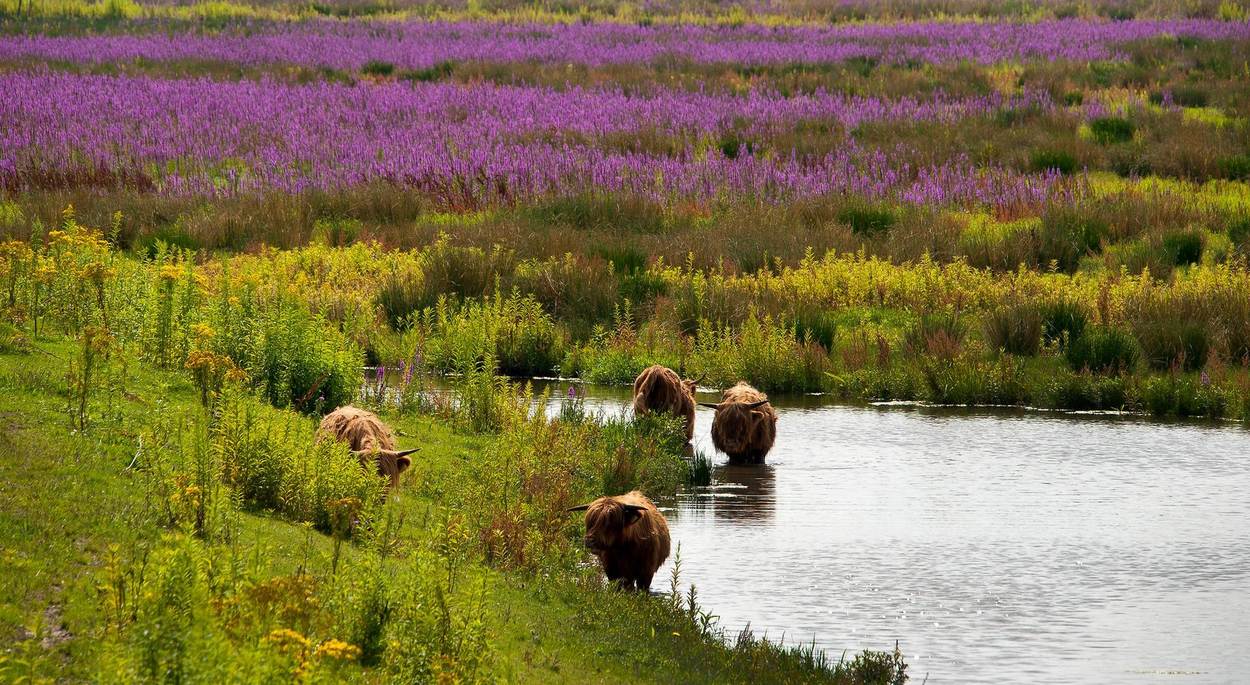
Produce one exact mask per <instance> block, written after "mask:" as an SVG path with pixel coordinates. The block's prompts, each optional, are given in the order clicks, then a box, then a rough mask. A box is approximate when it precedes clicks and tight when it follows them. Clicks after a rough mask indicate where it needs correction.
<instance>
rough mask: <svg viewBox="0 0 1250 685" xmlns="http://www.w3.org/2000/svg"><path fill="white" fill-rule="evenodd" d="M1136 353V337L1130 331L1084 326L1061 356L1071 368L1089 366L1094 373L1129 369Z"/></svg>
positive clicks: (1136, 358)
mask: <svg viewBox="0 0 1250 685" xmlns="http://www.w3.org/2000/svg"><path fill="white" fill-rule="evenodd" d="M1139 356H1140V352H1139V350H1138V348H1137V340H1136V339H1135V338H1133V335H1132V334H1131V333H1129V332H1128V331H1125V330H1123V329H1120V328H1115V327H1106V326H1097V327H1093V328H1087V329H1085V332H1084V333H1083V334H1082V335H1081V337H1079V338H1077V339H1076V340H1075V341H1073V342H1072V343H1070V344H1069V345H1068V348H1067V349H1066V350H1065V351H1064V358H1065V359H1066V360H1067V361H1068V365H1069V366H1071V367H1072V368H1073V369H1074V370H1076V371H1082V370H1085V369H1088V370H1090V371H1092V372H1094V373H1114V374H1119V373H1125V372H1129V371H1132V370H1133V367H1135V366H1136V365H1137V360H1138V357H1139Z"/></svg>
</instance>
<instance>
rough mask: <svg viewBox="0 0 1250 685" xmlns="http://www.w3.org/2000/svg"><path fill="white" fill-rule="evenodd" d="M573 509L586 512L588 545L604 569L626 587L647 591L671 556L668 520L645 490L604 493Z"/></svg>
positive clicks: (611, 577)
mask: <svg viewBox="0 0 1250 685" xmlns="http://www.w3.org/2000/svg"><path fill="white" fill-rule="evenodd" d="M569 511H585V512H586V540H585V542H586V548H587V549H589V550H590V552H591V553H592V554H594V555H595V556H596V557H598V558H599V564H600V565H601V566H603V573H604V575H606V576H607V577H608V580H611V581H615V582H617V583H618V584H620V586H621V587H622V588H624V589H626V590H636V591H638V592H646V591H647V590H649V589H650V588H651V578H652V577H653V576H654V575H655V572H656V571H657V570H659V568H660V564H663V563H664V560H665V559H667V558H668V548H669V537H668V521H666V520H664V515H663V514H661V513H660V510H659V509H656V508H655V505H654V504H652V503H651V500H649V499H647V498H646V496H644V495H643V494H642V493H641V492H638V491H637V490H635V491H633V492H627V493H625V494H624V495H618V496H616V497H600V498H599V499H597V500H595V501H593V502H591V503H590V504H583V505H582V506H580V507H573V508H572V509H569Z"/></svg>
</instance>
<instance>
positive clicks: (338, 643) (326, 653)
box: [313, 638, 360, 661]
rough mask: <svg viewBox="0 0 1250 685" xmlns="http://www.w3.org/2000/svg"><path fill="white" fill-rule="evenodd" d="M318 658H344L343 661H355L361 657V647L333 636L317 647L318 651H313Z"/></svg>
mask: <svg viewBox="0 0 1250 685" xmlns="http://www.w3.org/2000/svg"><path fill="white" fill-rule="evenodd" d="M313 656H314V657H317V658H319V659H320V658H328V659H342V660H343V661H355V660H356V659H358V658H360V648H359V647H357V646H356V645H353V644H349V643H347V642H343V641H342V640H335V639H334V638H331V639H329V640H326V641H325V642H322V643H321V644H320V645H318V647H317V651H316V652H314V653H313Z"/></svg>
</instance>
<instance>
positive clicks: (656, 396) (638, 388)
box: [634, 364, 698, 441]
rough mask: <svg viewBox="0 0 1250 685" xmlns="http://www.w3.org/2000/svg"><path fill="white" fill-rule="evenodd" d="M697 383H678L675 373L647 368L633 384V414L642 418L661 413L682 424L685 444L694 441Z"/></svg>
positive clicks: (689, 381) (665, 369)
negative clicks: (684, 425)
mask: <svg viewBox="0 0 1250 685" xmlns="http://www.w3.org/2000/svg"><path fill="white" fill-rule="evenodd" d="M696 385H698V382H697V381H692V380H689V379H686V380H682V378H681V376H678V375H677V372H676V371H673V370H672V369H670V368H668V367H665V366H660V365H659V364H656V365H655V366H650V367H647V368H646V369H643V372H642V373H640V374H638V378H637V379H635V380H634V414H636V415H637V416H646V415H647V414H650V413H651V412H665V413H669V414H672V415H674V416H680V417H682V418H684V419H685V420H686V440H687V441H689V440H690V439H691V438H693V437H694V390H695V386H696Z"/></svg>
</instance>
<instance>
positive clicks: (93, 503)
mask: <svg viewBox="0 0 1250 685" xmlns="http://www.w3.org/2000/svg"><path fill="white" fill-rule="evenodd" d="M67 228H69V230H68V231H67V232H65V233H64V234H62V235H60V236H55V237H54V238H53V239H54V241H56V242H57V243H58V247H57V252H56V253H55V254H53V253H49V254H47V255H44V257H45V258H46V260H47V261H43V262H40V263H39V267H40V268H41V269H42V270H41V271H37V272H36V273H42V274H43V277H42V278H43V280H42V281H41V286H40V287H42V288H47V290H45V291H41V292H42V295H41V297H40V298H39V301H42V302H58V303H60V304H59V305H58V306H57V307H54V308H52V309H46V310H45V309H39V308H36V310H35V312H37V313H34V312H29V311H28V312H26V313H25V314H23V315H21V316H15V315H16V314H19V312H17V311H16V310H14V309H9V310H7V314H8V316H7V317H6V318H7V321H8V322H9V323H6V328H5V338H4V347H3V350H2V351H0V389H2V390H3V392H0V417H2V418H3V421H4V424H3V431H2V432H0V441H2V444H3V449H4V453H5V459H4V460H2V463H0V469H2V470H3V473H0V482H3V484H4V485H3V486H2V487H3V491H4V494H5V496H4V497H3V498H0V501H2V502H3V504H0V540H2V541H3V557H0V561H2V562H3V569H4V572H3V574H2V576H3V578H4V581H3V582H2V583H0V634H2V635H3V636H4V642H5V643H6V645H7V646H6V648H5V650H4V651H3V652H2V653H0V674H2V675H3V678H4V679H6V680H14V681H22V680H24V679H25V680H29V681H31V682H41V681H45V680H69V681H76V680H82V681H92V682H133V681H136V680H154V681H163V682H199V681H210V680H212V681H218V682H220V681H221V680H223V679H224V680H227V681H233V680H246V681H256V680H270V679H276V680H290V679H296V680H301V681H309V682H323V681H324V682H331V681H333V682H338V681H353V682H355V681H360V682H380V681H384V680H390V679H404V680H412V681H416V682H426V681H438V682H479V681H491V682H495V681H499V680H504V681H516V682H621V681H624V680H631V681H643V682H672V681H675V680H676V681H682V682H794V681H800V680H801V681H827V682H838V683H878V682H880V683H885V682H901V681H902V675H901V674H902V672H903V666H902V664H901V662H900V661H899V660H898V658H897V657H896V656H892V655H888V654H878V653H865V654H864V655H861V656H859V657H856V658H855V659H854V660H853V661H851V660H847V661H846V662H845V663H831V662H829V661H827V660H826V659H825V657H824V656H823V655H820V654H814V653H812V652H811V651H809V650H804V649H803V648H801V647H782V646H778V645H774V644H770V643H766V642H763V641H760V640H757V639H755V638H754V637H752V636H750V635H749V634H743V635H738V636H728V637H727V636H725V635H723V634H722V633H721V632H720V630H719V629H718V628H717V627H716V626H715V622H714V621H713V620H712V619H711V618H710V616H709V614H708V613H706V612H705V610H704V609H703V608H702V607H700V606H698V605H697V600H696V599H695V597H694V596H693V595H690V596H685V597H682V596H678V595H663V594H660V595H657V596H652V597H636V596H626V595H624V594H621V593H619V592H617V591H615V590H613V589H610V588H607V587H605V586H604V584H603V582H602V581H601V580H600V576H599V574H598V572H597V569H595V568H593V567H591V566H589V565H587V564H585V563H584V562H585V556H584V553H583V552H582V551H581V549H580V545H579V544H578V543H579V540H580V530H579V522H578V521H577V520H576V517H570V516H568V515H566V514H564V512H563V510H564V508H566V507H567V506H569V505H571V504H575V503H579V502H582V501H584V500H587V499H589V498H591V497H594V496H597V495H598V494H601V493H603V492H619V491H623V490H626V489H630V488H634V487H639V488H643V489H644V490H646V491H647V492H649V493H651V494H652V495H653V496H656V497H660V498H662V497H663V496H664V495H666V494H670V493H672V492H673V491H674V490H675V489H676V488H677V487H680V485H681V484H682V483H684V482H685V481H686V480H687V478H688V470H689V468H690V467H689V465H688V464H687V463H686V462H685V461H683V459H682V458H681V456H680V445H679V443H680V441H681V437H680V436H679V434H678V432H677V431H675V430H674V428H673V427H672V426H667V425H663V424H639V425H636V424H633V423H622V422H607V423H601V422H599V421H597V420H594V419H591V418H589V417H586V416H585V415H584V414H583V413H582V412H581V410H580V406H579V404H578V403H577V401H576V399H575V398H574V399H570V400H569V401H567V402H566V406H565V408H564V410H562V411H561V412H560V413H559V416H555V417H547V416H545V415H544V414H543V413H542V412H536V411H535V410H534V409H533V403H532V402H531V401H530V400H529V399H528V398H527V397H526V395H525V394H524V392H520V391H519V390H518V389H517V388H513V387H510V386H508V385H507V384H506V383H503V382H502V381H501V380H499V379H497V378H496V377H495V376H494V374H493V373H492V372H491V369H490V368H489V366H488V367H486V368H484V369H483V368H479V369H478V370H477V371H476V372H470V373H468V374H466V375H465V376H464V377H462V378H461V379H460V380H459V381H458V384H457V387H456V389H455V392H454V393H453V394H452V395H451V396H449V397H446V398H445V399H441V400H440V399H436V398H432V396H430V395H427V394H424V393H421V392H419V390H420V383H421V379H420V376H419V375H418V376H415V377H409V378H408V379H406V382H405V383H404V386H403V387H402V388H400V389H399V392H392V393H377V394H371V393H369V392H365V393H364V395H363V396H359V397H358V396H357V394H358V392H357V391H358V389H359V388H360V384H361V378H360V373H359V368H360V367H359V364H358V363H357V362H358V361H359V358H358V357H354V356H351V355H352V353H351V352H350V350H351V349H352V346H351V344H350V343H344V341H343V340H342V339H341V338H340V337H339V336H340V335H341V334H339V333H337V332H335V330H334V329H333V328H330V327H329V326H326V325H325V324H324V322H323V321H322V320H320V319H317V318H315V317H312V316H311V315H309V314H307V313H304V310H302V309H300V308H284V307H281V306H279V307H277V308H276V309H275V308H274V305H275V304H276V301H275V300H273V299H271V296H272V293H269V296H266V297H258V299H255V300H246V298H245V299H244V301H240V302H238V303H231V302H230V300H229V299H227V300H224V301H222V302H221V303H223V304H232V305H237V306H241V307H256V311H255V312H254V313H257V316H256V317H255V318H253V319H251V320H243V319H238V318H237V317H230V318H227V319H212V323H211V324H209V323H206V322H205V321H204V320H200V316H208V312H209V309H208V308H202V309H201V308H198V307H200V306H203V305H204V304H206V303H204V302H200V303H199V304H198V305H192V304H188V302H190V301H192V300H198V298H196V297H193V296H192V295H188V294H187V293H185V292H183V291H182V290H181V289H180V285H179V284H180V283H181V281H180V279H181V278H183V277H184V276H188V275H189V277H191V278H193V279H194V278H195V277H196V274H195V272H194V271H191V270H188V269H189V265H187V267H176V268H166V269H165V271H163V272H160V273H156V274H155V275H154V279H155V280H154V281H153V282H154V283H155V284H156V289H155V291H154V292H153V293H152V297H155V298H156V299H155V300H153V302H156V303H157V304H156V307H155V308H154V309H150V310H149V309H146V306H145V305H144V304H142V303H141V300H143V299H146V297H145V296H140V295H139V294H138V293H137V292H135V291H129V292H127V291H126V289H125V287H123V286H122V285H121V284H123V283H125V282H127V280H128V279H129V278H130V277H131V276H133V275H134V274H135V273H141V272H143V271H144V270H146V268H147V267H146V266H140V265H138V264H137V263H134V262H131V261H130V260H129V258H125V257H121V256H118V255H115V254H113V253H111V252H109V251H108V250H107V248H106V247H105V245H104V244H103V243H102V242H101V241H99V240H98V239H97V238H95V237H92V236H91V235H89V234H86V233H83V232H80V231H79V230H77V229H75V228H73V227H67ZM54 265H55V273H57V274H68V273H70V272H71V271H73V272H74V273H75V277H74V280H73V281H69V280H61V277H59V276H56V275H54V272H53V269H54ZM165 266H166V267H170V266H171V265H170V264H166V265H165ZM135 268H139V269H140V271H133V269H135ZM93 273H95V274H97V275H98V276H99V279H100V280H98V281H97V283H98V284H99V285H100V287H101V289H100V290H99V291H97V292H98V294H99V295H100V296H99V298H97V297H95V295H91V294H90V292H88V293H86V294H88V295H89V296H87V297H79V298H76V299H75V298H68V297H65V295H67V293H64V292H59V293H58V292H57V289H58V288H61V287H67V286H68V285H70V284H73V285H74V287H77V286H79V285H81V286H83V287H87V288H91V287H92V285H91V284H92V282H93V281H92V279H91V277H90V274H93ZM128 274H130V275H128ZM162 274H163V275H162ZM201 278H202V277H201ZM135 283H137V282H132V285H134V284H135ZM53 293H57V296H56V297H53V298H52V299H43V298H44V297H47V296H49V295H51V294H53ZM162 293H163V294H162ZM83 294H84V293H79V295H83ZM232 297H233V296H232ZM130 307H135V309H134V310H132V311H131V312H130V313H127V309H128V308H130ZM258 312H263V314H260V313H258ZM32 313H34V315H33V316H31V315H29V314H32ZM193 314H194V315H193ZM209 318H212V317H211V316H210V317H209ZM14 321H17V322H19V323H20V325H17V326H15V325H13V323H12V322H14ZM36 321H37V322H38V327H39V329H40V332H39V333H37V334H36V333H35V331H34V329H35V326H36ZM227 321H233V324H232V325H234V326H235V328H234V329H229V328H228V325H227V323H226V322H227ZM261 321H263V322H264V323H260V322H261ZM210 326H219V327H221V328H220V329H219V330H226V331H229V332H230V333H231V335H232V336H233V339H234V341H235V342H237V343H239V344H240V346H241V347H240V349H248V350H250V352H249V353H248V354H244V355H243V356H241V357H239V364H237V365H236V364H235V363H234V361H233V359H232V358H231V357H229V356H228V355H227V354H224V353H219V352H214V351H213V350H212V349H209V348H208V346H207V343H208V341H209V340H212V339H220V338H217V335H216V334H214V333H211V332H210ZM327 336H328V337H329V339H331V340H332V341H334V344H333V345H329V346H321V347H316V346H314V347H312V348H311V349H307V350H305V352H304V354H303V356H300V355H297V354H294V353H293V352H292V350H294V349H295V347H293V346H292V345H294V344H298V345H303V344H305V343H308V342H309V341H311V340H314V339H317V338H319V337H320V338H325V337H327ZM180 341H185V343H186V344H185V345H184V344H183V342H180ZM282 341H286V342H285V343H284V342H282ZM339 346H341V349H345V350H348V355H349V356H348V357H346V358H344V357H341V350H340V348H339ZM279 368H280V369H281V370H280V371H279V370H276V369H279ZM308 369H320V370H321V371H319V372H318V375H319V376H325V377H324V378H322V380H321V381H319V382H318V385H317V387H318V388H320V392H321V393H327V394H329V395H330V396H331V397H330V398H321V399H319V402H329V400H330V399H333V400H334V402H339V401H357V402H365V403H367V404H370V405H372V406H375V407H376V408H378V409H379V410H380V411H382V412H383V413H384V416H385V417H386V418H387V419H388V420H389V421H390V422H391V423H392V425H394V426H395V427H396V428H397V429H398V430H399V431H400V434H401V436H402V437H401V442H403V443H405V444H413V445H420V446H421V447H422V452H421V453H420V454H421V458H420V460H419V461H418V463H417V465H416V466H414V468H413V469H412V470H411V471H410V472H409V473H408V474H406V476H405V483H404V485H403V487H402V488H401V489H400V490H399V491H398V492H395V493H392V496H390V497H384V496H383V493H382V489H381V481H380V479H378V478H375V477H373V476H371V475H369V474H368V473H367V472H366V471H364V470H362V469H360V468H359V466H358V465H357V464H356V462H355V460H354V458H352V457H351V456H350V455H349V454H348V453H347V452H346V450H345V448H343V447H342V446H340V445H335V444H327V443H320V444H318V443H315V442H314V440H313V427H314V425H315V413H316V411H318V409H317V407H319V406H321V405H320V404H317V405H312V406H305V405H304V404H301V402H300V401H299V399H300V398H301V397H304V396H305V395H307V391H305V390H303V386H301V385H300V383H301V379H302V378H304V376H303V375H302V374H303V373H304V371H306V370H308ZM309 373H311V371H310V372H309ZM335 373H341V375H342V379H341V380H342V383H343V385H342V386H341V388H340V389H339V390H334V389H332V388H335V387H338V386H335V385H334V383H338V381H337V380H335V381H329V380H327V379H329V378H330V377H332V376H333V375H334V374H335ZM262 377H268V380H262ZM313 380H314V381H315V380H316V379H313ZM327 383H328V385H327ZM334 393H342V394H341V396H339V395H335V394H334ZM274 405H280V406H287V407H290V408H288V409H279V408H275V407H274ZM299 408H302V409H304V413H301V412H300V411H298V410H297V409H299ZM309 414H312V416H309ZM657 585H658V584H657ZM657 589H658V588H657Z"/></svg>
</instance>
